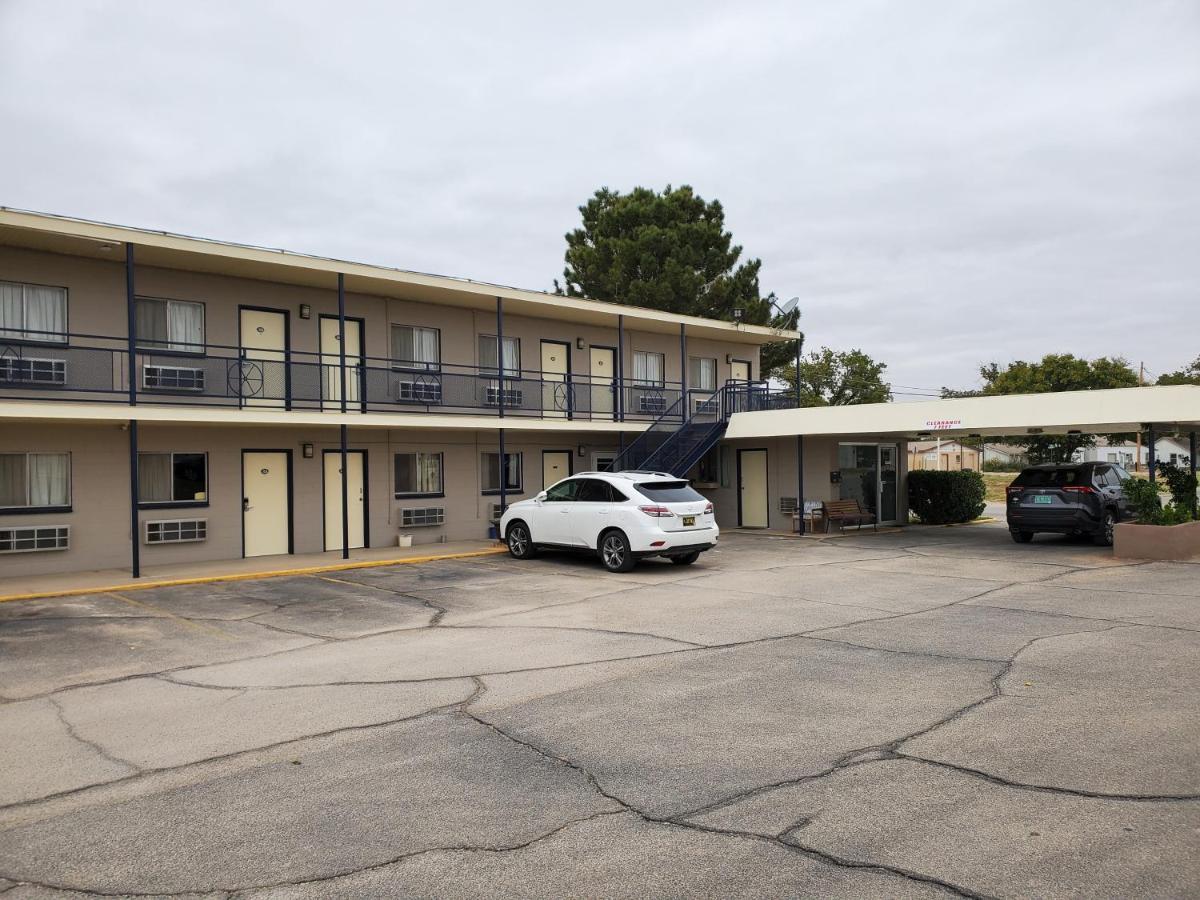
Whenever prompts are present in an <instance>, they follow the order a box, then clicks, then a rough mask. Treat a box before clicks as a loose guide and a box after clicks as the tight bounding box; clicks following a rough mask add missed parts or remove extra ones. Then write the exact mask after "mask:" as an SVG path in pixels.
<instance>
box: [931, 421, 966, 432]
mask: <svg viewBox="0 0 1200 900" xmlns="http://www.w3.org/2000/svg"><path fill="white" fill-rule="evenodd" d="M952 428H962V419H929V420H927V421H926V422H925V430H926V431H949V430H950V429H952Z"/></svg>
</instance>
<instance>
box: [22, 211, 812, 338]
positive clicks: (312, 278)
mask: <svg viewBox="0 0 1200 900" xmlns="http://www.w3.org/2000/svg"><path fill="white" fill-rule="evenodd" d="M126 243H132V244H134V245H136V247H137V262H138V265H142V266H154V267H160V268H164V269H183V270H186V271H189V272H204V273H209V274H216V275H226V276H231V277H235V278H251V279H255V280H259V281H271V282H277V283H283V284H294V285H301V286H304V287H315V288H321V289H324V290H334V289H336V286H337V276H338V274H339V273H341V274H343V275H345V284H346V290H347V291H349V292H351V293H358V294H368V295H372V296H377V297H393V298H397V299H402V300H414V301H418V302H423V303H433V304H440V305H443V306H457V307H465V308H468V309H482V310H494V309H495V308H496V298H497V297H500V298H502V299H503V300H504V310H505V313H506V314H508V315H518V316H531V317H534V318H550V319H557V320H559V321H566V322H577V323H579V324H585V325H595V326H600V327H604V328H614V327H616V322H617V316H619V315H623V316H625V319H626V322H627V326H628V327H632V328H636V329H638V330H640V331H650V332H660V333H664V334H678V333H679V326H680V325H683V326H684V328H685V329H686V332H687V334H688V335H690V336H692V337H697V338H710V339H713V340H721V341H727V342H732V343H742V344H769V343H773V342H775V341H784V340H794V339H796V338H797V337H800V332H797V331H784V330H779V329H774V328H767V327H763V326H760V325H740V324H738V323H736V322H722V321H719V320H717V319H702V318H698V317H696V316H681V315H676V314H674V313H668V312H662V311H660V310H656V309H644V308H642V307H637V306H622V305H620V304H617V303H604V302H601V301H598V300H585V299H582V298H576V297H562V296H559V295H557V294H549V293H545V292H542V291H528V290H522V289H520V288H513V287H506V286H504V285H497V284H489V283H487V282H481V281H472V280H470V279H466V278H452V277H448V276H445V275H428V274H424V273H421V272H409V271H405V270H402V269H393V268H388V267H386V266H374V265H367V264H365V263H355V262H347V261H344V260H337V259H327V258H325V257H320V256H309V255H307V254H303V253H292V252H289V251H287V250H272V249H269V248H265V247H252V246H248V245H245V244H234V243H228V242H224V241H214V240H207V239H204V238H197V237H189V236H186V235H179V234H171V233H168V232H165V231H150V230H144V229H140V228H129V227H126V226H122V225H109V224H105V223H102V222H90V221H87V220H84V219H72V218H68V217H65V216H52V215H47V214H44V213H35V212H27V211H24V210H14V209H9V208H7V207H0V245H7V246H13V247H24V248H27V249H31V250H41V251H45V252H48V253H62V254H66V255H69V256H84V257H91V258H94V259H103V260H108V261H110V262H112V261H124V258H125V244H126Z"/></svg>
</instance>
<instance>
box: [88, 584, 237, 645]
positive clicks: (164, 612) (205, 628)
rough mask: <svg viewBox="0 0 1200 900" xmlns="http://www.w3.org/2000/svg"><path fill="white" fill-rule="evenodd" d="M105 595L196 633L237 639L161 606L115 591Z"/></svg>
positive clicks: (231, 639)
mask: <svg viewBox="0 0 1200 900" xmlns="http://www.w3.org/2000/svg"><path fill="white" fill-rule="evenodd" d="M105 593H106V594H108V596H110V597H115V598H116V599H118V600H120V601H121V602H122V603H128V604H129V605H130V606H136V607H139V608H141V609H148V610H150V611H152V612H157V613H161V614H162V615H164V616H166V617H167V618H169V619H173V620H174V621H176V622H178V623H180V624H181V625H187V626H188V627H189V628H195V629H196V630H197V631H207V632H208V633H209V634H215V635H216V636H217V637H219V638H221V639H223V640H226V641H236V640H238V638H237V637H235V636H234V635H232V634H229V633H228V632H225V631H222V630H221V629H220V628H216V627H214V626H212V625H206V624H205V623H203V622H193V621H192V620H191V619H185V618H184V617H183V616H177V615H175V613H173V612H171V611H170V610H167V609H163V608H162V607H161V606H155V605H154V604H153V603H146V602H145V601H144V600H134V599H133V598H132V597H124V596H122V595H121V594H118V593H117V592H116V591H105Z"/></svg>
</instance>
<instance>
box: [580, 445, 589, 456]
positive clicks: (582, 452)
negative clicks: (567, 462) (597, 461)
mask: <svg viewBox="0 0 1200 900" xmlns="http://www.w3.org/2000/svg"><path fill="white" fill-rule="evenodd" d="M578 450H579V455H580V456H587V447H585V446H583V444H580V445H579V447H578Z"/></svg>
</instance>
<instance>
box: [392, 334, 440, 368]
mask: <svg viewBox="0 0 1200 900" xmlns="http://www.w3.org/2000/svg"><path fill="white" fill-rule="evenodd" d="M441 362H442V358H441V340H440V334H439V332H438V329H436V328H421V327H419V326H416V325H393V326H392V365H393V366H395V367H396V368H399V369H422V370H426V371H436V370H437V368H438V367H439V366H440V365H441Z"/></svg>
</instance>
